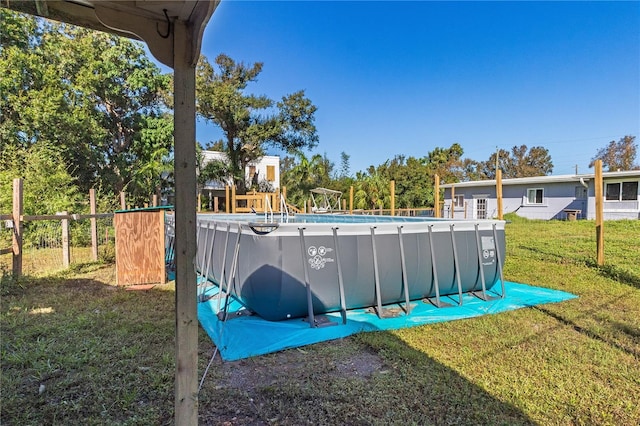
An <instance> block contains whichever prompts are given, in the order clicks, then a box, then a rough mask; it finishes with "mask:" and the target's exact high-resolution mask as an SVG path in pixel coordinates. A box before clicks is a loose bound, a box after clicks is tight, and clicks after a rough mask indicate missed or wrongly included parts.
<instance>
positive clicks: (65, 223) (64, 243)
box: [56, 211, 71, 268]
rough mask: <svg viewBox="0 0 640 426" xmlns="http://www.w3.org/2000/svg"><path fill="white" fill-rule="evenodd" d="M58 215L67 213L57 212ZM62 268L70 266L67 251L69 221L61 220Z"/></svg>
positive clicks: (68, 251)
mask: <svg viewBox="0 0 640 426" xmlns="http://www.w3.org/2000/svg"><path fill="white" fill-rule="evenodd" d="M56 214H59V215H65V216H66V215H67V214H68V212H66V211H64V212H58V213H56ZM60 224H61V225H62V266H64V267H65V268H68V267H69V265H70V264H71V251H70V250H69V219H66V218H65V219H62V220H61V221H60Z"/></svg>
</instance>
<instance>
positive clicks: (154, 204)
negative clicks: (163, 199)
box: [151, 194, 158, 207]
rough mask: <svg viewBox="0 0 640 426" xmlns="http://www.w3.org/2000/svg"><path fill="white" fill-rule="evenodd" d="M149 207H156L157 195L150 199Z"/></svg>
mask: <svg viewBox="0 0 640 426" xmlns="http://www.w3.org/2000/svg"><path fill="white" fill-rule="evenodd" d="M151 205H152V206H153V207H158V194H153V197H152V198H151Z"/></svg>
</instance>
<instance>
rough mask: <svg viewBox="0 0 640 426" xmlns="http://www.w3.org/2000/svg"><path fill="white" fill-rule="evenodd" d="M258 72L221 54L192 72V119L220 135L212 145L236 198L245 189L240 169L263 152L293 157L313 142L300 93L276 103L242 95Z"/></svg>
mask: <svg viewBox="0 0 640 426" xmlns="http://www.w3.org/2000/svg"><path fill="white" fill-rule="evenodd" d="M261 71H262V63H259V62H258V63H255V64H253V65H251V66H247V65H245V64H243V63H236V62H235V61H234V60H233V59H231V58H230V57H229V56H227V55H224V54H221V55H218V57H216V60H215V67H214V65H212V64H210V63H209V61H208V60H207V58H206V57H204V56H203V57H201V58H200V61H199V63H198V67H197V79H196V83H197V109H198V114H199V115H200V116H201V117H203V118H204V119H205V120H207V121H209V122H211V123H214V124H216V125H217V126H219V127H220V128H221V129H222V131H223V132H224V139H223V140H222V141H212V142H214V143H215V144H217V146H218V147H222V148H223V149H222V151H223V152H225V153H226V154H227V156H228V158H229V166H230V172H231V175H232V176H233V179H234V181H235V183H236V186H237V187H238V191H239V192H241V193H242V192H244V191H245V190H246V183H245V182H244V171H245V167H246V166H247V164H249V163H250V162H251V161H254V160H256V159H259V158H260V157H262V156H263V155H264V154H265V149H266V147H268V146H271V147H276V148H279V149H283V150H285V151H288V152H293V151H295V150H300V149H302V148H313V147H314V146H315V145H316V144H317V142H318V136H317V134H316V127H315V125H314V119H315V117H314V114H315V111H316V107H315V106H314V105H313V104H312V103H311V101H310V100H309V99H307V98H306V97H305V96H304V91H298V92H295V93H293V94H290V95H286V96H283V97H282V99H281V100H280V101H279V102H277V103H274V101H273V100H271V99H269V98H268V97H266V96H256V95H252V94H246V93H245V92H246V89H247V86H248V85H249V83H251V82H255V81H256V79H257V76H258V74H260V72H261Z"/></svg>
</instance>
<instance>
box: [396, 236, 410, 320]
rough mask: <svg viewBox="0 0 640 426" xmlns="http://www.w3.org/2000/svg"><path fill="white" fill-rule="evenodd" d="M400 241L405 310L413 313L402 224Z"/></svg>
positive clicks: (406, 312) (407, 312)
mask: <svg viewBox="0 0 640 426" xmlns="http://www.w3.org/2000/svg"><path fill="white" fill-rule="evenodd" d="M398 243H399V244H400V266H401V270H402V290H403V291H404V301H405V305H404V312H405V314H406V315H409V314H410V313H411V302H410V301H409V282H408V278H407V262H406V261H405V258H404V241H403V239H402V226H398Z"/></svg>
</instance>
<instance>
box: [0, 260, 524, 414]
mask: <svg viewBox="0 0 640 426" xmlns="http://www.w3.org/2000/svg"><path fill="white" fill-rule="evenodd" d="M81 272H86V271H84V270H83V271H81ZM99 276H100V275H99V273H97V274H96V275H95V276H93V277H89V278H86V277H73V276H64V277H61V276H57V277H48V278H37V279H34V278H29V277H26V278H24V279H22V280H21V281H20V282H19V285H17V286H15V287H12V288H11V289H10V291H8V292H7V295H6V297H3V298H2V303H1V305H0V317H1V319H2V321H1V325H0V329H1V332H2V341H1V342H0V348H1V353H2V365H1V368H2V383H1V392H2V395H3V403H2V412H1V413H0V423H2V424H52V423H60V424H92V423H93V424H104V423H112V424H116V423H135V424H170V423H171V421H172V416H173V399H174V395H173V386H174V373H175V361H174V351H175V348H174V338H175V336H174V333H175V331H174V326H175V314H174V293H173V292H169V291H162V290H156V289H153V290H148V291H142V292H134V291H125V290H124V289H122V288H119V287H115V286H112V285H109V284H105V283H104V282H103V281H101V280H100V278H99ZM202 335H203V333H202V332H201V333H200V338H201V340H200V344H199V346H200V348H211V346H212V344H211V342H210V341H205V340H204V339H202ZM201 353H202V352H201ZM363 354H369V355H370V356H369V357H367V356H365V357H364V358H363ZM363 360H364V362H365V363H366V362H369V363H371V362H372V361H371V360H374V361H373V363H372V364H369V367H371V368H368V367H367V368H364V369H363V367H362V365H361V364H362V362H363ZM206 361H207V360H206V359H202V356H201V359H200V367H201V370H200V372H202V366H203V364H204V363H206ZM218 366H219V367H221V368H220V369H224V368H223V367H225V366H224V365H221V364H218ZM228 367H229V368H228V369H227V371H233V372H234V373H233V374H235V376H234V380H232V381H231V382H228V383H230V384H229V385H228V386H220V384H221V383H222V382H221V381H220V378H219V377H217V378H215V377H214V378H208V379H207V382H205V383H208V384H207V385H206V386H205V388H204V389H203V392H202V393H201V394H200V418H201V420H203V421H204V424H212V425H213V424H223V423H224V422H231V424H236V425H242V424H251V425H259V424H273V423H277V424H309V423H311V424H400V423H402V424H449V423H457V424H533V423H534V422H533V421H532V420H531V419H530V418H529V417H528V416H527V415H526V414H525V413H523V412H522V411H521V410H519V409H518V408H517V407H515V406H513V405H511V404H509V403H505V402H503V401H500V400H499V399H497V398H495V397H493V396H492V395H491V394H490V393H489V392H488V391H486V390H485V389H483V388H482V387H480V386H478V385H476V384H474V383H472V382H471V381H469V380H467V379H466V378H464V377H463V376H462V375H460V374H459V373H458V372H457V371H455V370H453V369H451V368H449V367H447V366H445V365H443V364H442V363H440V362H438V361H436V360H434V359H433V358H431V357H430V356H428V355H427V354H425V353H423V352H420V351H418V350H415V349H413V348H411V347H409V346H408V345H407V344H406V343H405V342H404V341H402V340H401V339H399V338H398V337H396V336H394V335H393V334H391V333H386V332H381V333H365V335H360V336H357V337H353V338H347V339H342V340H340V341H331V342H324V343H321V344H318V345H314V346H312V347H306V348H302V349H300V350H298V349H292V350H289V351H284V352H280V353H275V354H270V355H266V356H262V357H256V358H255V359H250V360H246V361H241V362H238V363H229V365H228ZM210 374H211V373H210ZM215 374H218V375H219V374H220V371H218V372H216V373H215ZM239 377H240V378H244V379H243V380H239ZM265 377H267V378H268V380H267V381H265Z"/></svg>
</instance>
